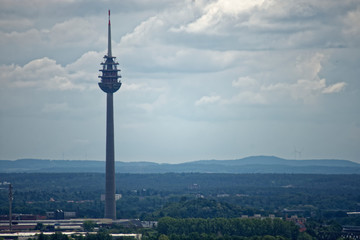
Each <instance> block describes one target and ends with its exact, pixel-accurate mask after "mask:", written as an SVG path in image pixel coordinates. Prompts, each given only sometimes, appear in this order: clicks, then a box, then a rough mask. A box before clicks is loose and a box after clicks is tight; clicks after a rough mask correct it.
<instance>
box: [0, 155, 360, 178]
mask: <svg viewBox="0 0 360 240" xmlns="http://www.w3.org/2000/svg"><path fill="white" fill-rule="evenodd" d="M115 165H116V170H115V171H116V172H117V173H167V172H174V173H182V172H198V173H314V174H315V173H316V174H360V164H358V163H355V162H352V161H347V160H332V159H322V160H287V159H282V158H278V157H274V156H253V157H246V158H242V159H236V160H200V161H194V162H186V163H179V164H159V163H153V162H116V164H115ZM0 172H2V173H12V172H50V173H51V172H69V173H71V172H72V173H73V172H100V173H102V172H105V162H104V161H88V160H41V159H18V160H15V161H8V160H0Z"/></svg>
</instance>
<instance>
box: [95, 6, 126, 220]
mask: <svg viewBox="0 0 360 240" xmlns="http://www.w3.org/2000/svg"><path fill="white" fill-rule="evenodd" d="M104 59H105V61H104V62H103V63H101V65H102V66H103V68H102V69H100V70H99V71H100V72H101V73H102V74H101V76H99V78H101V81H100V82H99V87H100V88H101V90H103V91H104V92H105V93H106V173H105V175H106V176H105V178H106V180H105V218H110V219H116V201H115V194H116V187H115V146H114V104H113V93H114V92H116V91H117V90H119V89H120V87H121V81H119V78H121V76H120V75H119V71H120V70H119V69H117V65H119V63H117V62H115V57H113V56H112V52H111V23H110V10H109V25H108V54H107V55H105V56H104Z"/></svg>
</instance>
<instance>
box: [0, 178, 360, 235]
mask: <svg viewBox="0 0 360 240" xmlns="http://www.w3.org/2000/svg"><path fill="white" fill-rule="evenodd" d="M104 180H105V176H104V174H100V173H77V174H75V173H51V174H50V173H13V174H5V173H2V174H0V184H1V185H0V214H2V215H5V214H7V213H8V183H11V184H12V186H13V190H14V201H13V212H14V213H22V214H37V215H45V213H46V211H54V210H56V209H62V210H63V211H73V212H76V215H77V217H81V218H83V217H85V218H101V217H103V209H104V203H103V202H102V201H101V200H100V195H101V194H102V193H103V192H104ZM359 182H360V175H316V174H206V173H165V174H117V175H116V186H117V193H119V194H121V195H122V197H121V199H120V200H118V201H117V216H118V218H139V219H140V220H156V221H159V228H158V232H156V234H155V235H151V234H149V233H146V232H145V233H144V239H158V238H160V236H161V237H162V238H163V239H179V240H180V239H311V236H312V237H314V238H315V239H337V238H338V237H339V232H341V225H355V226H360V217H359V215H348V214H347V212H359V211H360V184H359ZM255 215H257V216H262V217H268V216H272V219H274V218H275V219H277V218H278V217H279V218H282V219H285V218H287V217H291V216H294V215H296V216H298V217H305V218H306V219H307V229H308V230H307V232H306V233H301V234H299V235H296V236H295V235H293V234H294V233H291V234H290V233H289V231H290V232H292V231H295V230H294V229H295V228H293V226H292V225H291V223H289V222H283V221H280V222H278V221H279V220H270V218H267V219H268V220H266V221H262V222H261V224H269V226H267V227H266V229H267V230H266V231H267V232H263V233H262V234H261V236H257V237H258V238H256V236H249V235H236V234H238V233H236V234H235V233H232V232H227V231H225V230H224V231H221V234H219V231H217V230H213V232H212V231H207V230H206V231H207V232H204V231H200V230H198V231H196V232H191V231H192V230H189V229H186V226H187V224H189V222H187V221H192V222H191V224H194V222H196V224H198V225H199V226H200V225H204V226H206V229H207V228H215V226H214V227H211V226H212V224H214V221H215V222H216V221H217V222H216V223H217V224H216V227H220V226H219V225H218V221H219V220H218V219H221V222H223V224H225V225H224V226H223V227H221V228H223V229H226V228H227V227H228V226H234V224H235V225H236V226H243V225H244V224H245V225H246V224H248V223H249V224H250V223H252V224H254V222H253V221H258V220H256V219H252V218H251V216H255ZM242 216H249V219H248V220H246V219H242V218H241V217H242ZM250 218H251V219H252V220H250ZM191 219H192V220H191ZM177 221H184V222H181V223H179V222H177ZM238 221H239V222H238ZM249 221H250V222H249ZM169 224H170V225H172V224H173V225H174V224H175V225H179V224H180V225H181V226H183V228H184V230H182V231H183V232H181V231H180V230H179V231H180V232H173V231H172V230H171V231H170V230H169V229H171V228H169V227H166V226H167V225H169ZM258 224H260V223H257V224H256V225H258ZM261 224H260V225H261ZM274 224H278V226H280V225H281V224H285V225H286V227H284V229H287V230H286V231H287V232H286V233H281V234H280V233H278V232H276V231H275V230H274V229H272V227H273V226H274ZM289 224H290V225H289ZM245 225H244V226H245ZM339 226H340V227H339ZM202 228H203V227H199V229H202ZM247 229H250V225H249V226H248V227H247ZM296 229H298V226H297V228H296ZM274 231H275V232H276V234H275V233H274ZM295 232H296V233H298V230H296V231H295ZM289 234H290V235H289ZM190 235H191V236H192V237H189V236H190ZM332 235H334V237H331V238H329V236H332ZM230 236H231V237H230ZM294 236H295V237H294ZM321 236H322V237H321ZM324 236H325V237H324ZM309 237H310V238H309Z"/></svg>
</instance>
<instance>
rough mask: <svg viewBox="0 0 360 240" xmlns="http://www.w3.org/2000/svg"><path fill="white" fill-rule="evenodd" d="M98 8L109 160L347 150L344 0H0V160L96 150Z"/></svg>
mask: <svg viewBox="0 0 360 240" xmlns="http://www.w3.org/2000/svg"><path fill="white" fill-rule="evenodd" d="M109 8H111V13H112V22H113V23H116V27H115V28H114V27H113V29H112V33H113V35H112V39H113V41H112V43H113V54H114V56H117V59H118V61H119V62H120V65H121V66H122V67H121V68H122V72H123V74H124V75H125V76H126V77H125V78H124V79H123V85H122V93H121V94H119V95H118V96H117V97H116V98H115V99H114V100H115V101H114V113H115V116H114V118H115V144H116V145H115V150H116V152H115V158H116V159H117V160H118V161H154V162H169V163H176V162H187V161H193V160H201V159H237V158H242V157H246V156H251V155H276V156H279V157H283V158H287V159H291V158H292V159H295V158H297V159H299V158H300V156H299V154H301V158H303V159H317V158H332V159H346V160H351V161H355V162H360V149H359V147H358V146H359V144H360V110H359V109H360V108H359V103H360V82H359V80H358V76H360V69H359V67H358V65H359V64H358V63H359V62H360V48H359V47H360V27H359V24H358V22H359V19H360V3H359V2H358V1H355V0H349V1H345V2H344V1H343V2H338V1H327V2H322V1H299V2H295V1H294V2H286V3H284V2H282V1H260V0H255V1H242V2H241V3H239V2H238V1H230V0H218V1H201V0H197V1H181V2H179V1H152V2H151V3H150V2H143V1H121V2H115V1H114V2H112V1H110V2H109V1H107V2H101V1H87V2H82V1H59V2H58V1H55V2H48V1H41V0H39V1H36V2H35V3H30V2H23V3H19V2H14V1H6V0H4V1H0V13H1V14H0V41H1V45H0V51H1V53H2V54H1V56H0V70H1V71H0V81H1V84H2V87H1V89H0V100H1V102H2V105H1V107H0V132H1V137H0V159H1V160H13V159H19V158H44V159H73V160H78V159H88V160H91V159H94V160H104V156H103V155H104V152H105V146H104V143H103V142H104V139H105V126H103V125H104V124H103V123H104V116H105V109H104V105H105V99H104V96H103V93H102V92H101V91H99V89H98V87H97V86H96V84H97V81H98V79H97V75H98V71H97V70H98V68H99V67H98V66H99V60H100V59H102V57H103V56H104V55H105V53H106V51H107V49H106V46H107V38H106V36H107V33H106V29H105V28H104V26H105V24H107V19H106V18H104V13H106V11H107V9H109ZM89 129H91V130H89Z"/></svg>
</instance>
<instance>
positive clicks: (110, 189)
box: [105, 93, 116, 219]
mask: <svg viewBox="0 0 360 240" xmlns="http://www.w3.org/2000/svg"><path fill="white" fill-rule="evenodd" d="M114 155H115V146H114V107H113V94H112V93H107V101H106V183H105V218H111V219H116V202H115V193H116V192H115V189H116V187H115V156H114Z"/></svg>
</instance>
